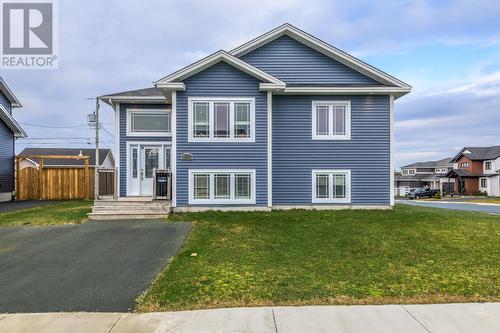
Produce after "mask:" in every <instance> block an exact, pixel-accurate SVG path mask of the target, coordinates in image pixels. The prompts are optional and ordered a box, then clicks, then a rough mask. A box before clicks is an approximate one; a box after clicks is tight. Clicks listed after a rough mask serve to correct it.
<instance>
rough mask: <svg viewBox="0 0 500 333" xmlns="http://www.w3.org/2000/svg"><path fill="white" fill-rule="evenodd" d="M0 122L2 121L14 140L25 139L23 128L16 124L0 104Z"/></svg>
mask: <svg viewBox="0 0 500 333" xmlns="http://www.w3.org/2000/svg"><path fill="white" fill-rule="evenodd" d="M0 120H3V122H4V123H5V125H7V127H8V128H9V129H10V130H11V131H12V133H14V136H15V137H16V138H25V137H27V136H28V135H27V134H26V132H25V131H24V130H23V128H22V127H21V126H20V125H19V124H18V123H17V121H16V120H15V119H14V117H12V115H11V114H10V113H9V112H7V110H6V109H5V108H4V107H3V106H2V105H1V104H0Z"/></svg>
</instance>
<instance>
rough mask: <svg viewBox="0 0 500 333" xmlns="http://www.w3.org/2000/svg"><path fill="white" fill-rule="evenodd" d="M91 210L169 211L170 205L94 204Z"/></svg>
mask: <svg viewBox="0 0 500 333" xmlns="http://www.w3.org/2000/svg"><path fill="white" fill-rule="evenodd" d="M92 210H93V211H102V210H113V211H122V210H132V211H141V212H143V211H146V212H148V211H170V206H158V207H156V206H94V207H92Z"/></svg>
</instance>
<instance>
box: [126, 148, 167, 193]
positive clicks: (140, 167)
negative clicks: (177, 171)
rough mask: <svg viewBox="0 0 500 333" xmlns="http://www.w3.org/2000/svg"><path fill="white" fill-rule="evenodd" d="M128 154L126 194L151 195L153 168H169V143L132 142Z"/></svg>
mask: <svg viewBox="0 0 500 333" xmlns="http://www.w3.org/2000/svg"><path fill="white" fill-rule="evenodd" d="M128 155H129V162H128V173H127V174H128V181H127V184H128V185H127V195H130V196H136V195H138V196H152V195H153V176H154V171H155V169H170V162H171V161H170V157H171V156H170V145H165V144H158V145H154V144H153V145H152V144H144V145H143V144H134V145H130V147H129V153H128Z"/></svg>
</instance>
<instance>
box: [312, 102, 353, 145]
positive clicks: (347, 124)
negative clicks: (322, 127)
mask: <svg viewBox="0 0 500 333" xmlns="http://www.w3.org/2000/svg"><path fill="white" fill-rule="evenodd" d="M317 106H328V134H321V135H318V134H317V126H316V125H317V123H316V120H317V119H316V107H317ZM332 106H345V107H346V114H345V120H346V122H345V134H344V135H334V134H333V124H334V119H333V110H332ZM311 110H312V124H311V125H312V126H311V129H312V131H311V133H312V139H313V140H351V101H312V108H311Z"/></svg>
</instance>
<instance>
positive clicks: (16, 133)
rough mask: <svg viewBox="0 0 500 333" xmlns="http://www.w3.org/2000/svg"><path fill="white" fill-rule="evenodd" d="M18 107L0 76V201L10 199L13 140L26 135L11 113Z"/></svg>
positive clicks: (12, 173)
mask: <svg viewBox="0 0 500 333" xmlns="http://www.w3.org/2000/svg"><path fill="white" fill-rule="evenodd" d="M20 107H22V105H21V103H20V102H19V100H18V99H17V98H16V96H15V95H14V93H13V92H12V91H11V90H10V89H9V87H8V86H7V84H6V83H5V81H4V80H3V79H2V77H0V201H9V200H12V194H13V192H14V177H15V176H14V173H15V172H14V163H15V162H14V160H15V157H14V156H15V152H14V149H15V140H16V139H17V138H24V137H26V136H27V135H26V133H25V132H24V130H23V129H22V128H21V126H19V124H18V123H17V122H16V120H15V119H14V117H13V115H12V110H13V109H14V108H20Z"/></svg>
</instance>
